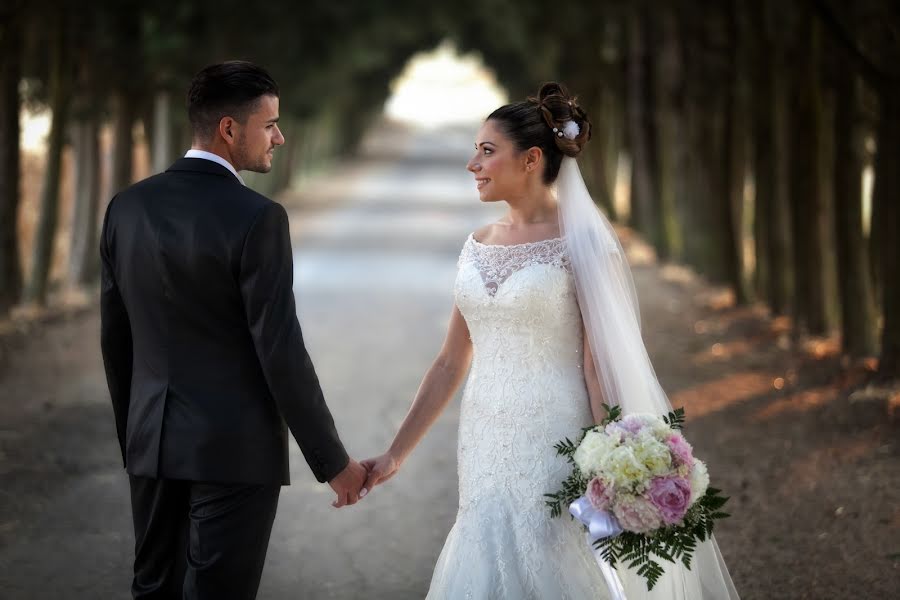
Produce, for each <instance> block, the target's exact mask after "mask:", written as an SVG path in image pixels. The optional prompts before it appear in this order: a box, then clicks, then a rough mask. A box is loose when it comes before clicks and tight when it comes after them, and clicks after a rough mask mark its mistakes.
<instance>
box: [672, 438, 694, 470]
mask: <svg viewBox="0 0 900 600" xmlns="http://www.w3.org/2000/svg"><path fill="white" fill-rule="evenodd" d="M666 445H667V446H668V447H669V450H670V451H671V452H672V456H674V457H675V462H676V463H677V464H678V465H692V464H694V449H693V448H691V445H690V444H688V442H687V440H686V439H684V436H682V435H681V434H680V433H673V434H672V435H670V436H669V437H667V438H666Z"/></svg>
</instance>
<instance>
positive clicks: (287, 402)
mask: <svg viewBox="0 0 900 600" xmlns="http://www.w3.org/2000/svg"><path fill="white" fill-rule="evenodd" d="M100 255H101V259H102V295H101V345H102V349H103V362H104V365H105V368H106V378H107V382H108V384H109V391H110V395H111V396H112V404H113V410H114V412H115V419H116V428H117V432H118V436H119V444H120V446H121V449H122V457H123V460H124V461H125V466H126V468H127V469H128V472H129V473H131V474H133V475H139V476H144V477H154V478H169V479H187V480H194V481H209V482H223V483H232V482H234V483H250V484H254V483H260V484H270V483H279V482H280V483H283V484H287V483H289V481H290V479H289V466H288V437H287V431H286V427H285V422H286V423H287V427H289V428H290V430H291V433H292V434H293V436H294V438H295V439H296V440H297V443H298V444H299V445H300V449H301V450H302V451H303V455H304V457H305V458H306V460H307V462H308V463H309V465H310V467H311V468H312V470H313V473H314V474H315V476H316V479H318V480H319V481H328V480H330V479H331V478H333V477H334V476H335V475H337V474H338V473H339V472H340V471H341V470H342V469H343V468H344V467H345V466H346V465H347V463H348V460H349V458H348V456H347V453H346V452H345V451H344V447H343V445H342V444H341V441H340V439H339V438H338V435H337V432H336V431H335V427H334V421H333V420H332V417H331V413H330V412H329V410H328V407H327V406H326V404H325V399H324V397H323V395H322V389H321V388H320V387H319V380H318V378H317V377H316V372H315V370H314V368H313V364H312V362H311V361H310V358H309V355H308V354H307V352H306V348H305V347H304V345H303V337H302V335H301V332H300V324H299V322H298V321H297V315H296V309H295V306H294V295H293V255H292V251H291V241H290V234H289V230H288V220H287V214H286V213H285V210H284V208H282V207H281V205H279V204H277V203H275V202H272V201H271V200H269V199H267V198H265V197H264V196H261V195H260V194H257V193H256V192H254V191H252V190H250V189H249V188H246V187H244V186H243V185H241V183H240V182H239V181H238V180H237V179H236V178H235V177H234V175H233V174H232V173H231V172H230V171H228V169H226V168H225V167H223V166H221V165H219V164H216V163H214V162H212V161H208V160H204V159H199V158H183V159H180V160H178V161H177V162H176V163H175V164H174V165H172V167H171V168H169V170H168V171H166V172H165V173H162V174H160V175H156V176H154V177H151V178H149V179H145V180H144V181H141V182H139V183H137V184H135V185H133V186H131V187H130V188H128V189H126V190H125V191H123V192H121V193H119V194H117V195H116V197H115V198H113V200H112V201H111V202H110V204H109V207H108V209H107V211H106V217H105V219H104V223H103V232H102V236H101V240H100Z"/></svg>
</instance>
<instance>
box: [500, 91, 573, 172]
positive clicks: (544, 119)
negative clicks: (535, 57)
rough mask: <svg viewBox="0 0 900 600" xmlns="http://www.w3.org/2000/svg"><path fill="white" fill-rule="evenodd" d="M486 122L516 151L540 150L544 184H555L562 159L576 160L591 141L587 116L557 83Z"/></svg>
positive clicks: (506, 108)
mask: <svg viewBox="0 0 900 600" xmlns="http://www.w3.org/2000/svg"><path fill="white" fill-rule="evenodd" d="M487 120H488V121H494V122H495V123H496V124H497V125H498V126H499V127H500V130H501V131H502V132H503V133H504V134H505V135H506V137H507V138H509V139H510V140H511V141H512V143H513V145H515V147H516V150H518V151H519V152H524V151H525V150H528V149H529V148H534V147H537V148H540V149H541V151H542V152H543V153H544V158H545V163H544V173H543V181H544V183H545V184H547V185H549V184H551V183H553V182H554V181H556V176H557V175H559V167H560V164H561V163H562V159H563V156H571V157H573V158H574V157H577V156H578V155H579V154H580V153H581V150H582V149H583V148H584V145H585V144H586V143H587V141H588V140H589V139H591V122H590V120H588V116H587V113H586V112H584V110H583V109H582V108H581V107H580V106H578V102H577V101H576V98H575V97H573V96H570V95H569V92H568V90H566V87H565V86H564V85H562V84H560V83H554V82H551V83H545V84H544V85H542V86H541V90H540V91H539V92H538V95H537V97H536V98H535V97H532V98H528V99H527V100H525V101H524V102H514V103H512V104H507V105H505V106H501V107H500V108H498V109H497V110H495V111H494V112H492V113H491V114H490V115H488V118H487Z"/></svg>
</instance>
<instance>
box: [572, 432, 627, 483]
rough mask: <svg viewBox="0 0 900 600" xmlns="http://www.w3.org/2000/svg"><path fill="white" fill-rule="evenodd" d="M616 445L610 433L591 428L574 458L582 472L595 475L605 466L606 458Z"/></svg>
mask: <svg viewBox="0 0 900 600" xmlns="http://www.w3.org/2000/svg"><path fill="white" fill-rule="evenodd" d="M615 446H616V442H615V440H613V439H611V438H610V437H609V436H608V435H606V434H605V433H602V432H599V431H594V430H591V431H588V432H587V434H585V436H584V439H583V440H581V444H579V445H578V449H576V450H575V455H574V456H573V459H574V460H575V464H576V465H578V468H579V469H580V470H581V472H582V473H584V474H585V475H590V476H593V475H596V474H597V472H598V471H600V469H601V468H603V462H604V460H605V459H606V457H607V456H608V455H609V453H610V452H611V451H612V449H613V448H615Z"/></svg>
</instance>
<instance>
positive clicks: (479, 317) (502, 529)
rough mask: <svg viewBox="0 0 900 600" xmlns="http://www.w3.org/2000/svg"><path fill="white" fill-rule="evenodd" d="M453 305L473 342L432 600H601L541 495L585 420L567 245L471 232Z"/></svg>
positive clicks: (573, 540) (559, 473)
mask: <svg viewBox="0 0 900 600" xmlns="http://www.w3.org/2000/svg"><path fill="white" fill-rule="evenodd" d="M455 297H456V304H457V306H458V308H459V310H460V312H461V313H462V315H463V317H464V318H465V320H466V324H467V325H468V328H469V334H470V336H471V339H472V345H473V359H472V367H471V370H470V372H469V379H468V382H467V384H466V389H465V392H464V393H463V399H462V411H461V415H460V426H459V446H458V451H457V457H458V461H459V513H458V515H457V521H456V524H455V525H454V528H453V530H452V531H451V533H450V536H449V537H448V539H447V544H446V546H445V547H444V551H443V553H442V554H441V558H440V560H439V561H438V566H437V569H436V570H435V574H434V578H433V580H432V587H431V591H430V593H429V598H430V599H439V598H440V599H444V598H446V599H453V600H458V599H460V598H477V599H479V600H482V599H507V598H517V599H519V598H521V599H531V598H534V599H537V598H571V599H576V598H577V599H582V598H604V597H606V596H605V593H606V592H605V589H606V588H605V585H604V584H603V582H602V578H601V576H600V574H599V571H598V568H597V565H596V564H595V563H594V560H593V557H592V556H591V555H590V553H589V552H588V551H587V546H586V544H585V543H584V537H583V533H582V532H581V530H580V528H579V527H578V526H576V525H575V523H573V522H571V521H570V520H568V519H551V518H550V515H549V511H548V510H547V508H546V505H545V498H544V494H545V493H547V492H550V491H554V490H555V489H556V488H558V486H559V483H560V482H561V481H562V480H563V479H564V478H565V475H566V473H567V468H568V467H567V463H566V461H565V460H564V459H561V458H559V457H558V456H557V455H556V452H555V451H554V449H553V446H554V444H555V443H556V442H558V441H559V440H561V439H563V438H565V437H567V436H568V437H571V436H573V435H575V434H577V432H578V431H579V430H580V429H581V428H582V427H585V426H587V425H589V424H590V423H591V413H590V406H589V401H588V395H587V391H586V387H585V383H584V375H583V372H582V353H583V352H582V324H581V314H580V312H579V309H578V302H577V300H576V295H575V285H574V281H573V279H572V274H571V269H570V266H569V259H568V254H567V252H566V245H565V241H564V240H563V239H560V238H555V239H550V240H544V241H540V242H533V243H526V244H517V245H514V246H493V245H485V244H481V243H479V242H478V241H476V240H475V238H474V237H473V236H469V238H468V239H467V240H466V243H465V245H464V247H463V250H462V253H461V254H460V258H459V270H458V274H457V278H456V286H455Z"/></svg>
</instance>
